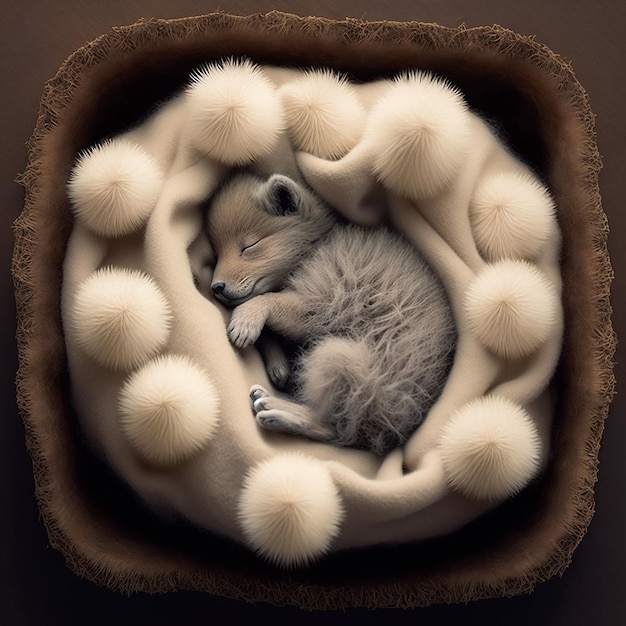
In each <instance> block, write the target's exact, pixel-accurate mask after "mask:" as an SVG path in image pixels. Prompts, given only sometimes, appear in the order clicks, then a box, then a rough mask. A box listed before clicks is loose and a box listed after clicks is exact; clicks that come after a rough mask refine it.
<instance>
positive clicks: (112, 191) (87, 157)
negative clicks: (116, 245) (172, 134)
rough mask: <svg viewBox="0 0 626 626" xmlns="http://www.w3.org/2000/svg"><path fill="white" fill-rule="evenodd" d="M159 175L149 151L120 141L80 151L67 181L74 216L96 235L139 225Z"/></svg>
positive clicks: (154, 196)
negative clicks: (82, 152)
mask: <svg viewBox="0 0 626 626" xmlns="http://www.w3.org/2000/svg"><path fill="white" fill-rule="evenodd" d="M162 185H163V174H162V172H161V170H160V168H159V166H158V165H157V164H156V163H155V161H154V160H153V159H152V157H151V156H150V155H148V154H147V153H146V152H144V151H143V150H142V149H141V148H140V147H139V146H137V145H135V144H133V143H131V142H129V141H126V140H124V139H115V140H112V141H107V142H105V143H103V144H101V145H99V146H95V147H94V148H91V149H90V150H88V151H87V152H85V153H84V154H82V155H81V156H80V157H79V159H78V161H77V163H76V165H75V166H74V169H73V170H72V173H71V175H70V179H69V183H68V194H69V197H70V201H71V204H72V209H73V211H74V213H75V214H76V216H77V217H78V218H80V219H81V220H83V221H84V223H85V224H86V225H87V227H88V228H89V229H90V230H91V231H92V232H94V233H96V234H97V235H100V236H102V237H120V236H122V235H127V234H129V233H132V232H134V231H136V230H138V229H139V228H141V227H142V226H143V224H144V223H145V221H146V220H147V219H148V216H149V215H150V213H151V212H152V209H153V208H154V206H155V204H156V202H157V200H158V198H159V194H160V192H161V187H162Z"/></svg>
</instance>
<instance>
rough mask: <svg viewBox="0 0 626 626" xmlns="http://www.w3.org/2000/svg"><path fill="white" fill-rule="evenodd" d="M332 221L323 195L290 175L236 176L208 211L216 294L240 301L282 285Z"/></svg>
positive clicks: (228, 302)
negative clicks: (315, 192) (213, 255)
mask: <svg viewBox="0 0 626 626" xmlns="http://www.w3.org/2000/svg"><path fill="white" fill-rule="evenodd" d="M334 221H335V218H334V217H333V214H332V211H331V209H330V208H329V207H328V206H327V205H326V204H325V203H324V202H323V201H322V200H321V198H319V197H318V196H317V195H315V194H314V193H312V192H311V191H309V190H308V189H306V188H305V187H304V186H302V185H300V184H299V183H297V182H296V181H294V180H292V179H291V178H289V177H287V176H283V175H280V174H275V175H273V176H271V177H270V178H269V179H267V180H264V179H262V178H259V177H258V176H255V175H253V174H249V173H240V174H237V175H235V176H234V177H233V178H231V179H230V180H228V181H227V182H226V183H225V184H224V185H223V186H222V187H221V188H220V189H219V190H218V191H217V193H216V194H215V196H214V197H213V199H212V201H211V205H210V207H209V211H208V215H207V235H208V238H209V241H210V242H211V245H212V247H213V249H214V251H215V254H216V255H217V263H216V266H215V270H214V273H213V281H212V284H211V289H212V290H213V293H214V294H215V296H216V297H217V298H218V299H219V300H220V301H221V302H222V303H224V304H226V305H228V306H237V305H238V304H241V303H242V302H245V301H246V300H249V299H250V298H252V297H254V296H257V295H259V294H262V293H266V292H268V291H276V290H278V289H280V287H281V286H282V284H283V281H284V280H285V278H286V277H287V275H288V274H289V272H291V271H292V270H293V269H294V268H295V267H296V265H297V264H298V263H299V262H300V259H301V258H302V257H303V256H306V255H307V254H308V253H310V251H311V248H312V247H313V246H314V245H315V242H316V241H317V240H318V239H320V237H322V236H323V235H325V234H326V233H327V232H328V231H329V230H330V228H331V227H332V225H333V224H334Z"/></svg>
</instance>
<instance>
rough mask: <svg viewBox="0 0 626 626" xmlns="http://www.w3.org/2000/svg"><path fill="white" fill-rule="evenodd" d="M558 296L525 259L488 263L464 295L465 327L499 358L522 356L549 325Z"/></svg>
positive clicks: (547, 332)
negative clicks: (466, 325) (466, 324)
mask: <svg viewBox="0 0 626 626" xmlns="http://www.w3.org/2000/svg"><path fill="white" fill-rule="evenodd" d="M557 307H558V297H557V293H556V290H555V289H554V287H553V286H552V285H551V283H550V282H549V281H548V279H547V278H546V277H545V275H544V274H543V273H542V272H541V271H540V270H539V269H538V268H537V267H536V266H534V265H532V264H530V263H528V262H526V261H511V260H504V261H499V262H498V263H493V264H491V265H488V266H487V267H486V268H485V269H483V270H482V272H480V274H478V276H477V277H476V278H475V279H474V281H473V282H472V283H471V284H470V286H469V288H468V290H467V292H466V294H465V300H464V309H465V313H466V320H467V323H468V326H469V329H470V331H471V332H472V333H473V334H474V336H475V337H476V338H477V339H478V340H479V341H480V342H481V343H482V344H483V345H484V346H485V347H486V348H488V349H489V350H491V351H492V352H494V353H495V354H497V355H498V356H501V357H504V358H519V357H523V356H527V355H529V354H531V353H532V352H534V351H535V350H536V349H537V348H539V346H541V345H542V344H543V343H544V342H545V341H546V340H547V339H548V337H549V336H550V333H551V332H552V330H553V329H554V326H555V322H556V315H557Z"/></svg>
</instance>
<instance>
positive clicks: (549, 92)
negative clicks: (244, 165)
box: [13, 12, 615, 609]
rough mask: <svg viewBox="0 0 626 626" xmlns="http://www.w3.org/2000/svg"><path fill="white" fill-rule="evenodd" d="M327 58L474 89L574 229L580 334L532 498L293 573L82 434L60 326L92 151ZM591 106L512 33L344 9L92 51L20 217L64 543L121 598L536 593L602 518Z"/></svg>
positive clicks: (51, 125)
mask: <svg viewBox="0 0 626 626" xmlns="http://www.w3.org/2000/svg"><path fill="white" fill-rule="evenodd" d="M225 56H247V57H249V58H251V59H253V60H254V61H255V62H259V63H267V64H274V65H287V66H297V67H302V66H325V67H331V68H333V69H335V70H338V71H340V72H346V73H348V74H349V75H351V76H352V77H353V78H354V79H356V80H369V79H372V78H375V77H381V76H392V75H394V74H395V73H397V72H398V71H400V70H402V69H405V68H409V67H411V68H419V69H425V70H432V71H434V72H436V73H438V74H441V75H443V76H445V77H446V78H448V79H450V80H451V81H452V82H453V83H454V84H456V85H458V86H459V87H460V88H461V89H462V91H463V92H464V94H465V95H466V98H467V100H468V102H469V103H470V106H471V107H472V108H473V109H475V110H477V111H479V112H480V113H481V114H483V115H484V116H486V117H487V118H489V119H490V120H491V121H493V123H494V126H495V127H496V128H497V130H498V133H499V134H500V135H501V136H502V137H504V138H505V139H506V141H507V142H508V143H509V145H510V146H511V147H512V148H513V149H514V150H515V152H516V153H517V154H518V155H519V156H520V157H521V158H522V159H523V160H525V161H526V162H528V163H529V164H530V165H531V166H532V167H534V168H535V169H536V170H537V171H538V172H539V173H540V174H541V175H542V177H543V178H544V179H545V180H546V181H547V183H548V185H549V187H550V189H551V191H552V193H553V195H554V198H555V201H556V205H557V209H558V221H559V225H560V227H561V230H562V234H563V254H562V266H561V268H562V276H563V285H564V291H563V307H564V314H565V322H566V324H565V338H564V347H563V352H562V357H561V361H560V364H559V368H558V371H557V374H556V379H555V386H556V388H557V389H558V392H559V402H558V407H557V414H556V417H555V426H554V430H553V438H552V443H551V446H552V447H551V449H552V458H551V462H550V464H549V467H548V470H547V472H546V473H545V475H544V476H543V478H542V479H541V481H540V482H538V483H536V484H534V485H533V486H532V487H531V488H530V489H528V490H527V491H525V492H524V493H523V494H522V495H521V496H519V497H517V498H516V499H514V500H512V501H511V502H509V503H507V504H506V505H504V506H502V507H500V508H498V509H497V510H496V511H495V512H493V513H491V514H489V515H487V516H485V517H483V518H481V519H479V520H478V521H477V522H475V523H473V524H472V525H470V526H469V527H467V528H465V529H464V530H463V531H461V532H459V533H456V534H455V535H452V536H448V537H445V538H442V539H438V540H433V541H429V542H425V543H422V544H419V545H412V544H411V545H404V546H402V547H400V548H394V547H385V548H381V547H378V548H368V549H362V550H358V551H350V552H344V553H339V554H336V555H331V556H330V557H328V558H327V559H325V560H324V561H323V562H322V563H320V564H318V565H314V566H312V567H310V568H309V569H307V570H305V571H297V572H286V571H281V570H279V569H276V568H274V567H272V566H270V565H267V564H265V563H264V562H262V561H261V560H259V559H256V558H255V557H254V556H253V555H251V554H250V553H249V552H248V551H247V550H245V549H243V548H241V547H239V546H236V545H233V544H232V543H230V542H228V541H226V540H224V539H222V538H219V537H216V536H212V535H210V534H208V533H204V532H201V531H198V530H197V529H193V528H190V527H189V526H187V525H185V524H182V523H169V522H168V523H166V522H163V521H160V520H157V519H155V518H154V517H153V516H152V515H151V514H150V513H149V512H148V511H146V510H144V509H143V508H142V507H141V505H139V504H138V503H137V502H136V501H135V499H134V498H133V496H132V494H130V493H129V492H128V491H127V489H126V488H125V487H124V486H123V485H122V484H121V483H120V482H119V481H118V480H117V479H116V477H114V476H113V475H112V474H111V473H110V472H109V471H108V470H107V468H106V467H104V466H103V465H102V464H101V463H100V462H99V461H98V460H97V459H96V458H95V457H94V456H93V455H92V454H91V453H90V451H89V449H88V446H87V445H85V442H83V441H81V437H80V433H79V432H78V430H77V428H76V423H75V418H74V416H73V414H72V408H71V401H70V397H69V384H68V377H67V371H66V358H65V348H64V338H63V332H62V327H61V320H60V293H61V276H62V264H63V259H64V254H65V247H66V243H67V240H68V237H69V234H70V231H71V227H72V217H71V213H70V210H69V206H68V200H67V196H66V192H65V189H66V181H67V179H68V176H69V172H70V170H71V167H72V164H73V161H74V158H75V155H76V154H77V153H79V152H80V151H81V150H82V149H84V148H86V147H88V146H90V145H92V144H94V143H96V142H97V141H99V140H101V139H103V138H104V137H108V136H110V135H113V134H115V133H118V132H120V131H122V130H123V129H125V128H126V127H128V126H129V125H130V124H132V123H134V122H136V121H137V120H139V119H141V118H142V117H143V116H144V115H146V114H148V113H149V112H150V111H151V110H152V108H153V107H154V104H155V103H156V102H159V101H162V100H163V99H165V98H167V97H168V96H170V95H171V94H172V93H174V92H175V91H176V90H178V89H180V88H181V86H182V85H184V83H185V81H186V78H187V76H188V74H189V72H190V71H191V70H192V69H193V68H194V67H196V66H198V65H200V64H201V63H203V62H206V61H212V60H216V59H220V58H223V57H225ZM600 167H601V164H600V158H599V155H598V152H597V148H596V145H595V137H594V126H593V114H592V112H591V110H590V107H589V103H588V101H587V97H586V94H585V92H584V90H583V88H582V87H581V86H580V84H579V83H578V81H577V80H576V78H575V76H574V73H573V71H572V69H571V67H570V66H569V65H568V64H566V63H565V62H564V61H562V60H561V59H560V58H559V57H558V56H556V55H555V54H554V53H552V52H551V51H550V50H548V49H547V48H546V47H544V46H541V45H539V44H537V43H536V42H535V41H533V40H532V39H531V38H528V37H523V36H520V35H517V34H515V33H513V32H511V31H508V30H505V29H503V28H500V27H497V26H493V27H485V28H475V29H465V28H463V27H461V28H457V29H449V28H444V27H441V26H437V25H433V24H421V23H415V22H410V23H391V22H376V23H374V22H361V21H356V20H346V21H342V22H334V21H330V20H326V19H321V18H299V17H295V16H291V15H286V14H283V13H277V12H273V13H269V14H267V15H256V16H250V17H234V16H229V15H225V14H222V13H216V14H211V15H207V16H203V17H197V18H188V19H182V20H171V21H163V20H150V21H141V22H138V23H137V24H134V25H132V26H129V27H125V28H117V29H114V30H113V31H112V32H110V33H108V34H106V35H104V36H102V37H100V38H99V39H97V40H96V41H94V42H92V43H90V44H87V45H86V46H84V47H83V48H81V49H80V50H78V51H76V52H75V53H74V54H73V55H72V56H71V57H70V58H69V59H68V60H67V61H66V62H65V63H64V64H63V65H62V67H61V68H60V70H59V72H58V73H57V75H56V76H55V77H54V78H53V79H52V80H51V81H50V82H49V83H47V85H46V88H45V91H44V95H43V98H42V102H41V109H40V114H39V118H38V121H37V126H36V128H35V131H34V134H33V137H32V140H31V143H30V160H29V164H28V167H27V170H26V172H25V174H24V175H23V177H22V181H21V182H22V183H23V185H24V187H25V189H26V204H25V208H24V211H23V212H22V215H21V216H20V218H19V219H18V220H17V222H16V225H15V231H16V245H15V252H14V259H13V275H14V280H15V290H16V300H17V307H18V346H19V358H20V367H19V372H18V380H17V394H18V402H19V405H20V408H21V411H22V415H23V419H24V422H25V427H26V433H27V445H28V448H29V451H30V453H31V456H32V459H33V466H34V475H35V483H36V490H37V499H38V502H39V507H40V510H41V514H42V518H43V520H44V523H45V525H46V527H47V530H48V534H49V538H50V542H51V544H52V545H53V546H54V547H55V548H57V549H58V550H59V551H61V552H62V553H63V555H64V556H65V558H66V560H67V562H68V565H69V566H70V568H71V569H73V570H74V571H75V572H76V573H78V574H79V575H82V576H86V577H87V578H89V579H91V580H93V581H94V582H96V583H97V584H101V585H104V586H107V587H109V588H111V589H116V590H119V591H121V592H123V593H131V592H136V591H146V592H151V593H154V592H166V591H173V590H182V589H185V590H201V591H206V592H209V593H212V594H216V595H223V596H227V597H231V598H239V599H242V600H252V601H267V602H271V603H275V604H279V605H287V604H292V605H297V606H300V607H303V608H309V609H337V608H345V607H352V606H362V607H369V608H384V607H415V606H423V605H427V604H430V603H442V602H443V603H452V602H467V601H470V600H476V599H480V598H487V597H496V596H511V595H515V594H520V593H527V592H529V591H531V590H532V589H533V588H534V587H535V585H536V584H537V583H539V582H541V581H544V580H547V579H548V578H550V577H552V576H554V575H558V574H560V573H562V572H563V571H564V570H565V568H566V567H567V565H568V564H569V562H570V559H571V557H572V553H573V551H574V549H575V548H576V546H577V545H578V543H579V542H580V540H581V539H582V537H583V535H584V534H585V532H586V529H587V526H588V524H589V522H590V520H591V517H592V515H593V508H594V503H593V486H594V483H595V480H596V472H597V461H598V451H599V445H600V439H601V434H602V430H603V423H604V418H605V417H606V414H607V411H608V405H609V402H610V400H611V397H612V395H613V388H614V379H613V372H612V358H613V353H614V349H615V337H614V334H613V330H612V326H611V321H610V314H611V309H610V304H609V289H610V283H611V280H612V270H611V265H610V261H609V258H608V254H607V249H606V238H607V234H608V226H607V222H606V217H605V215H604V213H603V211H602V208H601V203H600V196H599V190H598V172H599V170H600Z"/></svg>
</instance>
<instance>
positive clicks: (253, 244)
mask: <svg viewBox="0 0 626 626" xmlns="http://www.w3.org/2000/svg"><path fill="white" fill-rule="evenodd" d="M259 241H261V240H260V239H257V240H256V241H255V242H253V243H250V244H248V245H247V246H244V247H243V248H241V254H244V252H247V251H248V250H251V249H252V248H254V246H256V245H257V243H259Z"/></svg>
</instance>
